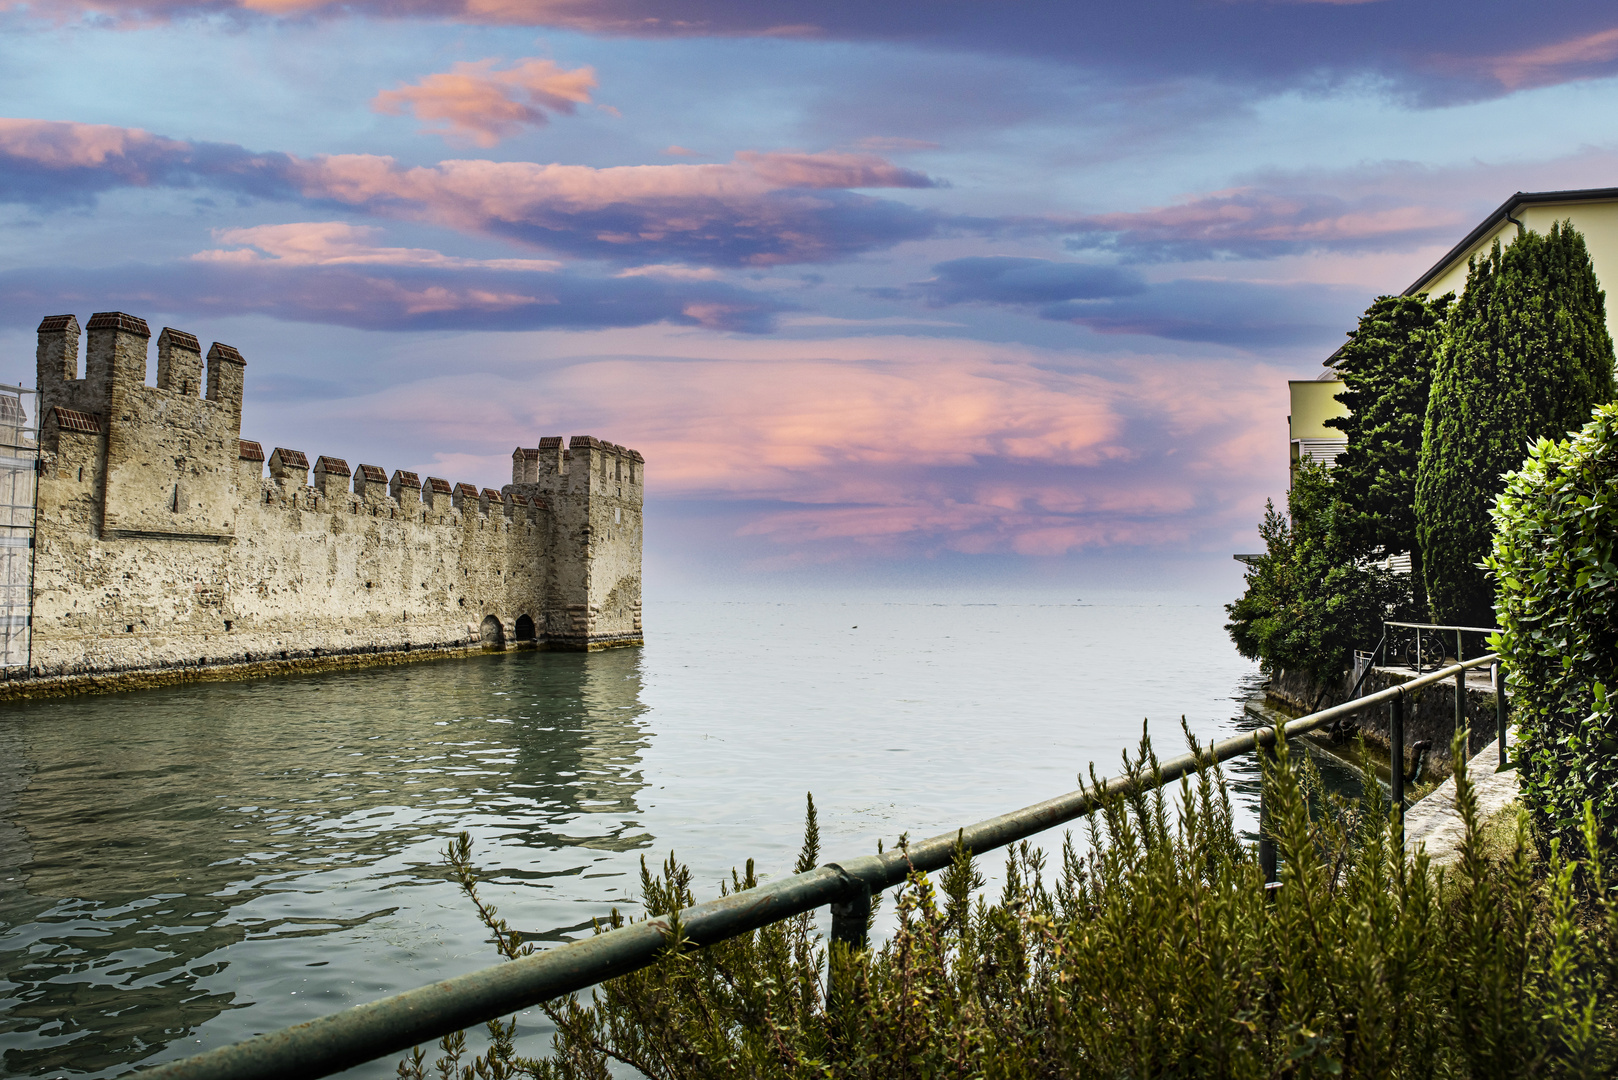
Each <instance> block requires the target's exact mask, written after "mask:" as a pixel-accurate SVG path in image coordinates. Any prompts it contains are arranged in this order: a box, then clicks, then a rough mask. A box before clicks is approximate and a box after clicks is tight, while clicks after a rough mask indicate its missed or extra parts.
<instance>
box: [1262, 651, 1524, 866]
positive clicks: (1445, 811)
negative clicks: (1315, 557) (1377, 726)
mask: <svg viewBox="0 0 1618 1080" xmlns="http://www.w3.org/2000/svg"><path fill="white" fill-rule="evenodd" d="M1367 681H1369V680H1367ZM1468 690H1471V687H1468ZM1469 696H1470V695H1469ZM1454 701H1455V697H1454V694H1453V693H1451V694H1450V695H1449V696H1448V698H1447V701H1446V704H1448V705H1449V707H1450V709H1451V711H1450V712H1449V713H1447V714H1445V715H1446V716H1447V717H1448V724H1449V725H1450V728H1449V729H1448V730H1453V725H1454V722H1455V715H1454V712H1453V709H1454ZM1268 702H1269V699H1268V698H1267V697H1263V696H1260V697H1255V698H1253V699H1252V700H1250V701H1249V702H1248V703H1247V707H1246V712H1247V714H1248V715H1249V716H1251V717H1253V718H1254V719H1257V720H1262V721H1264V722H1265V723H1268V724H1274V723H1285V722H1286V721H1287V720H1288V719H1291V716H1290V715H1289V712H1283V711H1281V710H1278V709H1276V708H1274V707H1273V706H1272V705H1270V704H1269V703H1268ZM1488 705H1489V709H1490V713H1489V716H1490V725H1491V729H1492V726H1493V708H1494V697H1493V695H1492V694H1490V695H1489V697H1488ZM1323 707H1324V706H1323ZM1469 715H1470V710H1469ZM1475 722H1476V721H1474V723H1475ZM1407 723H1408V721H1407ZM1475 730H1476V729H1475V728H1474V731H1475ZM1446 735H1447V732H1446ZM1386 738H1387V736H1386V728H1385V727H1384V729H1383V734H1382V739H1381V743H1382V746H1383V748H1386V746H1387V742H1386ZM1302 741H1303V742H1304V745H1305V746H1306V747H1307V748H1308V749H1309V750H1310V751H1311V752H1314V753H1328V754H1331V755H1332V756H1333V757H1336V758H1338V759H1339V760H1340V761H1341V762H1342V763H1343V764H1345V765H1348V766H1350V767H1354V766H1356V765H1357V764H1358V763H1357V762H1355V761H1353V760H1351V758H1350V757H1348V756H1345V755H1343V754H1342V753H1341V752H1340V751H1339V750H1338V749H1335V748H1329V747H1326V746H1325V745H1323V742H1322V740H1320V739H1319V737H1318V736H1317V735H1316V734H1310V735H1305V736H1303V737H1302ZM1368 741H1369V740H1368ZM1435 745H1436V743H1435ZM1448 760H1449V759H1448V756H1447V755H1446V756H1445V758H1444V764H1443V767H1444V768H1452V766H1450V765H1449V764H1448ZM1499 763H1500V749H1499V740H1497V739H1491V740H1490V741H1489V743H1488V745H1486V746H1484V747H1482V748H1481V749H1479V750H1478V751H1477V752H1476V753H1474V754H1473V755H1472V756H1471V757H1470V758H1468V759H1467V763H1466V775H1467V776H1468V777H1469V778H1470V779H1471V781H1472V786H1473V790H1474V791H1475V792H1476V794H1477V803H1478V814H1477V819H1478V823H1479V825H1480V826H1482V825H1483V823H1485V822H1487V821H1488V820H1489V819H1490V818H1493V817H1495V816H1496V815H1497V814H1499V813H1501V812H1502V811H1504V810H1505V809H1507V808H1508V807H1510V806H1511V805H1512V804H1513V803H1515V802H1516V801H1517V796H1518V793H1519V791H1520V786H1519V784H1520V780H1519V774H1518V772H1517V770H1515V769H1511V770H1509V771H1506V772H1496V771H1495V770H1496V769H1497V768H1498V766H1499ZM1373 770H1374V771H1375V772H1376V774H1377V779H1378V781H1380V782H1381V783H1382V785H1383V788H1384V791H1386V790H1387V786H1388V782H1389V780H1390V779H1391V774H1390V771H1389V767H1388V765H1387V764H1386V763H1384V762H1382V761H1375V760H1374V759H1373ZM1465 835H1466V823H1465V821H1464V820H1463V819H1462V818H1461V811H1460V808H1459V807H1458V806H1456V803H1455V777H1454V775H1453V774H1452V775H1450V776H1449V777H1447V778H1445V780H1444V782H1443V783H1441V784H1439V785H1438V786H1437V787H1436V788H1434V789H1433V790H1432V791H1430V792H1428V793H1427V794H1426V795H1425V796H1423V797H1422V798H1420V799H1418V800H1417V801H1416V802H1414V803H1411V804H1410V807H1409V808H1408V809H1407V810H1406V811H1405V851H1406V852H1407V853H1408V854H1410V855H1415V854H1416V853H1417V852H1418V851H1425V852H1426V853H1427V857H1428V859H1429V860H1431V862H1432V864H1433V865H1434V866H1443V865H1447V864H1449V863H1453V862H1455V861H1456V860H1457V859H1458V858H1459V857H1460V845H1461V840H1462V839H1463V838H1464V837H1465Z"/></svg>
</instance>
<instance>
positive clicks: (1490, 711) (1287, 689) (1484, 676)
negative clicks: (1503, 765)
mask: <svg viewBox="0 0 1618 1080" xmlns="http://www.w3.org/2000/svg"><path fill="white" fill-rule="evenodd" d="M1413 678H1415V672H1413V671H1410V670H1409V669H1406V668H1382V667H1379V668H1373V669H1372V670H1371V673H1370V675H1368V676H1367V677H1366V679H1365V685H1364V686H1363V687H1362V688H1361V690H1360V696H1362V697H1363V696H1366V695H1369V694H1374V693H1376V692H1377V691H1379V690H1386V689H1387V688H1388V687H1390V686H1397V685H1398V684H1400V683H1403V682H1407V681H1409V680H1410V679H1413ZM1352 689H1353V680H1352V679H1350V678H1349V677H1347V676H1346V675H1345V676H1344V677H1343V678H1342V679H1339V680H1335V681H1333V682H1331V683H1321V682H1318V681H1316V680H1315V679H1312V678H1310V677H1309V676H1308V675H1306V674H1303V673H1301V672H1294V671H1285V670H1282V671H1278V672H1275V673H1274V674H1273V675H1271V677H1270V682H1269V685H1268V686H1267V687H1266V688H1265V696H1266V698H1267V700H1268V703H1269V704H1270V705H1271V706H1272V707H1275V708H1279V709H1280V710H1282V711H1283V712H1287V713H1290V714H1292V715H1295V716H1302V715H1304V714H1305V713H1310V712H1314V711H1316V710H1319V709H1325V708H1329V707H1331V706H1333V705H1337V704H1340V703H1341V702H1344V701H1347V700H1348V696H1349V691H1350V690H1352ZM1494 693H1495V692H1494V683H1493V679H1492V676H1491V674H1490V672H1489V671H1488V669H1478V670H1474V671H1471V672H1468V677H1467V682H1466V702H1465V723H1466V725H1467V726H1468V727H1469V728H1470V729H1471V737H1470V745H1469V746H1468V748H1467V749H1468V753H1469V754H1476V753H1477V752H1478V751H1479V750H1481V749H1482V748H1483V744H1484V743H1485V742H1486V741H1488V740H1490V739H1493V738H1494V733H1495V723H1496V721H1495V697H1494ZM1355 721H1356V722H1357V723H1358V724H1359V732H1360V733H1361V734H1362V735H1364V736H1365V741H1366V742H1367V743H1368V744H1370V745H1372V746H1375V747H1376V748H1377V749H1379V750H1381V751H1382V752H1383V753H1386V752H1387V750H1388V706H1387V705H1385V704H1384V705H1380V706H1373V707H1372V708H1369V709H1367V710H1365V711H1364V712H1362V713H1360V714H1359V715H1358V716H1356V717H1355ZM1404 727H1405V745H1406V746H1413V745H1415V744H1416V743H1418V742H1427V743H1429V744H1430V745H1431V746H1432V756H1431V757H1430V758H1429V762H1430V763H1431V765H1432V766H1433V768H1435V769H1438V770H1441V771H1448V770H1451V769H1453V768H1454V762H1453V761H1451V760H1450V740H1451V739H1452V738H1453V737H1454V735H1455V683H1454V682H1453V681H1451V680H1448V679H1446V680H1444V681H1443V682H1440V683H1435V684H1432V685H1430V686H1424V687H1422V688H1421V689H1419V690H1414V691H1411V693H1410V695H1409V696H1408V698H1407V699H1406V701H1405V723H1404Z"/></svg>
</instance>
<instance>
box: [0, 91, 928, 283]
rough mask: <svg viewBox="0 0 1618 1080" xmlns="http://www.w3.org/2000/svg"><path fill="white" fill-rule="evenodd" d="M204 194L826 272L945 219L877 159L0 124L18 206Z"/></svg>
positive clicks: (640, 257) (910, 175) (605, 248)
mask: <svg viewBox="0 0 1618 1080" xmlns="http://www.w3.org/2000/svg"><path fill="white" fill-rule="evenodd" d="M165 185H166V186H171V187H181V188H197V187H203V186H211V187H214V188H216V189H219V190H224V191H230V192H234V193H236V194H239V195H246V196H249V197H260V198H273V199H283V200H284V199H298V198H303V199H306V200H309V201H311V202H315V203H318V204H320V207H321V209H324V210H328V211H329V209H330V204H332V203H338V204H342V205H344V206H347V207H351V208H353V209H355V210H356V211H359V212H363V213H367V214H371V215H375V216H378V217H393V218H403V219H407V220H412V221H423V222H429V223H431V224H435V225H441V226H446V227H449V228H454V229H459V230H462V231H466V232H475V233H483V234H488V235H495V236H500V237H502V238H505V239H508V240H515V241H518V242H520V243H524V244H527V245H531V246H535V247H545V248H550V249H552V250H555V251H559V252H563V253H567V254H575V255H583V256H587V257H594V258H609V259H614V260H618V261H631V260H633V261H637V262H642V263H675V262H680V263H687V262H698V263H709V264H731V265H755V266H769V265H778V264H782V263H792V262H815V261H826V260H831V259H836V258H843V257H848V256H850V255H854V254H859V253H863V252H865V251H870V250H874V249H879V248H885V247H891V246H892V245H894V244H897V243H900V242H902V241H905V240H914V239H921V238H925V237H928V236H931V235H934V234H935V233H936V232H938V231H939V230H940V229H941V228H942V227H943V224H944V222H945V218H944V217H943V216H942V215H940V214H939V213H937V212H934V211H928V210H922V209H918V208H916V207H913V206H909V205H907V204H904V203H900V202H895V201H892V200H882V199H877V198H874V197H872V196H869V195H864V194H858V193H857V191H858V190H859V189H866V188H921V187H932V186H935V182H934V181H933V180H932V179H931V178H930V177H928V176H927V175H925V174H924V173H920V172H916V171H914V170H911V169H905V168H901V167H899V166H897V165H894V164H893V163H891V162H889V161H886V160H884V159H883V158H881V157H878V156H875V155H872V154H851V153H843V152H835V151H826V152H819V153H810V152H803V151H770V152H760V151H744V152H742V153H739V154H737V155H736V156H735V158H734V159H733V160H731V161H729V162H725V163H712V164H684V163H681V164H665V165H626V166H616V167H612V168H601V169H598V168H593V167H591V166H587V165H560V164H540V163H538V162H530V161H489V160H486V159H461V160H450V161H441V162H439V163H438V164H436V165H423V166H414V167H407V166H401V165H399V164H398V162H396V161H395V160H394V159H393V158H391V157H381V156H377V155H372V154H337V155H332V156H320V157H310V158H299V157H295V156H293V155H290V154H281V153H254V152H251V151H248V150H246V149H244V148H242V147H240V146H233V145H229V144H219V143H186V142H180V141H177V140H173V139H163V138H159V137H157V136H153V135H150V134H148V133H147V132H144V131H139V130H137V129H125V128H112V127H106V126H101V125H89V124H72V123H55V122H51V121H42V120H4V121H0V190H3V191H4V192H5V193H6V194H7V195H9V196H10V197H11V201H31V202H35V203H40V204H46V203H61V202H80V203H82V202H86V201H89V200H90V199H92V198H93V197H94V196H96V195H98V194H100V193H102V192H105V191H110V190H113V189H116V188H119V187H130V186H134V187H146V186H165Z"/></svg>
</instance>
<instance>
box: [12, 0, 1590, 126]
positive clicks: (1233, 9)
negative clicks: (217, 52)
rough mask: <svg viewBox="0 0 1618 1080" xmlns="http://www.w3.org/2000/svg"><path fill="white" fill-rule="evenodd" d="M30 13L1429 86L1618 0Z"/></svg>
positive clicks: (432, 4) (1543, 69) (1552, 75)
mask: <svg viewBox="0 0 1618 1080" xmlns="http://www.w3.org/2000/svg"><path fill="white" fill-rule="evenodd" d="M26 11H27V12H28V13H29V14H30V15H32V16H34V17H37V18H47V19H55V20H67V19H75V18H89V19H95V20H108V19H110V20H114V21H117V22H122V23H126V24H127V23H138V22H140V21H143V20H150V19H164V18H179V17H188V16H205V15H215V16H217V15H221V14H223V15H230V16H234V17H237V18H241V19H254V18H298V19H302V18H310V17H318V16H322V15H327V16H337V15H351V14H363V15H374V16H379V17H385V18H398V17H400V16H401V15H409V16H415V17H418V18H427V19H435V20H451V21H456V22H462V23H494V24H507V25H521V26H551V27H560V28H566V29H571V30H578V31H583V32H585V33H591V34H602V35H623V36H632V37H699V36H714V37H726V36H743V35H752V36H774V37H783V36H787V37H801V38H818V39H829V40H841V41H876V42H893V43H903V44H911V45H917V46H924V47H942V48H948V49H960V50H968V51H973V52H985V53H1003V54H1011V55H1016V56H1035V57H1040V58H1043V59H1048V60H1052V61H1056V62H1059V63H1065V64H1075V65H1082V66H1085V67H1087V68H1090V69H1092V70H1098V71H1108V72H1112V73H1114V74H1115V75H1117V76H1121V77H1122V78H1124V79H1125V80H1128V81H1136V80H1143V79H1144V80H1151V81H1159V80H1163V79H1179V78H1195V79H1215V80H1221V81H1230V82H1235V83H1240V84H1243V85H1249V86H1251V85H1255V84H1260V85H1269V86H1272V87H1274V88H1277V89H1279V88H1281V87H1285V86H1306V87H1311V88H1313V87H1317V86H1319V85H1320V84H1322V83H1329V82H1333V81H1345V80H1350V79H1363V78H1365V77H1367V76H1370V77H1372V78H1376V79H1380V80H1384V81H1386V82H1388V83H1390V84H1391V85H1393V86H1394V87H1395V88H1397V89H1398V90H1400V91H1402V92H1404V93H1406V94H1409V95H1412V96H1415V97H1417V98H1421V99H1425V100H1428V101H1431V102H1440V101H1451V100H1457V99H1468V98H1480V97H1491V96H1496V95H1499V94H1503V93H1509V92H1510V91H1512V90H1514V89H1516V88H1518V87H1523V86H1539V85H1546V84H1549V83H1554V82H1560V81H1566V80H1571V79H1580V78H1591V77H1596V76H1602V75H1610V74H1612V73H1613V72H1614V71H1618V14H1615V13H1614V11H1613V9H1612V6H1611V4H1609V3H1604V2H1600V0H1567V2H1563V3H1557V4H1554V5H1539V6H1537V7H1535V8H1534V9H1533V17H1532V18H1524V17H1523V15H1524V8H1523V5H1522V4H1521V3H1517V2H1512V0H1464V2H1463V0H1434V2H1430V3H1425V4H1417V5H1404V6H1400V7H1393V6H1391V5H1387V4H1379V3H1334V2H1318V3H1316V2H1307V0H1305V2H1294V3H1266V2H1259V0H1229V2H1222V3H1205V2H1197V0H1140V2H1137V3H1133V4H1110V5H1106V4H1103V5H1090V6H1088V7H1086V8H1085V9H1084V10H1083V11H1082V13H1080V12H1077V11H1076V10H1075V9H1074V8H1073V6H1072V5H1071V4H1068V3H1064V2H1062V0H1026V2H1023V3H1018V4H1012V5H1003V4H996V5H985V4H982V3H980V2H978V0H936V2H933V3H928V4H925V5H919V4H905V3H889V4H853V3H838V2H828V0H778V2H774V3H769V4H759V3H754V2H749V0H547V2H545V3H536V2H533V0H412V2H411V3H410V4H407V5H401V4H399V3H397V2H396V0H140V2H135V3H130V2H127V0H34V2H32V3H30V4H29V5H28V6H27V8H26Z"/></svg>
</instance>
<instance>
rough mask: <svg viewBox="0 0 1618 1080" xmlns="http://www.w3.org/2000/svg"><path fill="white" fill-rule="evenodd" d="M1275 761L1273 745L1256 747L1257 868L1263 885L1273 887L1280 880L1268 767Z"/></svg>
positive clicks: (1261, 744)
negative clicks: (1271, 823)
mask: <svg viewBox="0 0 1618 1080" xmlns="http://www.w3.org/2000/svg"><path fill="white" fill-rule="evenodd" d="M1274 760H1275V744H1274V743H1273V742H1272V743H1270V744H1269V745H1268V746H1266V745H1265V744H1264V743H1263V742H1262V741H1260V742H1259V745H1258V867H1259V869H1260V870H1262V871H1263V872H1264V884H1265V885H1273V884H1275V882H1276V881H1278V880H1280V875H1279V874H1278V873H1277V871H1276V858H1275V838H1274V837H1273V836H1271V835H1270V801H1269V799H1268V797H1267V796H1266V794H1265V793H1266V792H1267V791H1268V790H1269V787H1270V781H1269V775H1268V774H1269V765H1270V763H1271V762H1273V761H1274Z"/></svg>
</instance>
